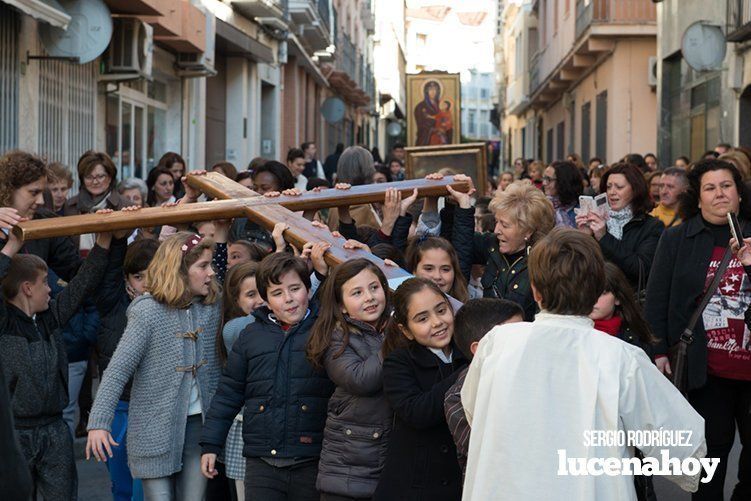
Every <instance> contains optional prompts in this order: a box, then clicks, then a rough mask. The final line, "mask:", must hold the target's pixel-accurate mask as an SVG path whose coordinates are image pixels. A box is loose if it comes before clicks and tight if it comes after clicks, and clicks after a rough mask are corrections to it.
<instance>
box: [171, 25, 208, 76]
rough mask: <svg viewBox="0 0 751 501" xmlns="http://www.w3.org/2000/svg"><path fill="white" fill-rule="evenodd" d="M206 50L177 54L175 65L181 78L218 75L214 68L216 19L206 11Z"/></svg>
mask: <svg viewBox="0 0 751 501" xmlns="http://www.w3.org/2000/svg"><path fill="white" fill-rule="evenodd" d="M204 33H206V50H205V51H203V52H199V53H192V52H191V53H186V52H180V53H178V54H177V61H176V62H175V65H176V66H177V68H178V70H179V72H178V73H179V75H180V76H187V77H191V76H195V77H198V76H207V77H208V76H211V77H213V76H214V75H216V69H215V68H214V40H215V39H216V17H214V14H212V13H211V12H208V11H206V29H205V30H204Z"/></svg>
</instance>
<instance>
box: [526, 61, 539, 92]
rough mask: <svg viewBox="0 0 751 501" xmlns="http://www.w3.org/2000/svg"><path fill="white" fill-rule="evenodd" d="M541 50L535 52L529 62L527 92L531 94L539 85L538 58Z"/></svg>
mask: <svg viewBox="0 0 751 501" xmlns="http://www.w3.org/2000/svg"><path fill="white" fill-rule="evenodd" d="M541 54H542V52H536V53H535V55H534V56H532V60H531V61H530V62H529V92H528V94H530V95H531V94H533V93H534V92H535V91H536V90H537V87H539V86H540V59H541Z"/></svg>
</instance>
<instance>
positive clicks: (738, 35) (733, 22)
mask: <svg viewBox="0 0 751 501" xmlns="http://www.w3.org/2000/svg"><path fill="white" fill-rule="evenodd" d="M727 38H728V41H730V42H742V41H744V40H749V39H751V0H727Z"/></svg>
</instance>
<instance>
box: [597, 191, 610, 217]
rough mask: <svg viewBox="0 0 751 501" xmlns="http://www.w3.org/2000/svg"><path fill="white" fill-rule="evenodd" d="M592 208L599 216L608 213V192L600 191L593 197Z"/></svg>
mask: <svg viewBox="0 0 751 501" xmlns="http://www.w3.org/2000/svg"><path fill="white" fill-rule="evenodd" d="M594 210H595V212H597V213H598V214H599V215H600V216H602V217H605V215H606V214H607V213H608V194H607V193H600V194H599V195H597V196H596V197H595V198H594Z"/></svg>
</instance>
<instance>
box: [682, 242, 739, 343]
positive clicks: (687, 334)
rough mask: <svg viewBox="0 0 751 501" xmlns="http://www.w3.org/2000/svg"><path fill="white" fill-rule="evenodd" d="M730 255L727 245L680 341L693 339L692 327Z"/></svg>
mask: <svg viewBox="0 0 751 501" xmlns="http://www.w3.org/2000/svg"><path fill="white" fill-rule="evenodd" d="M731 256H732V253H731V252H730V247H728V248H727V249H725V254H723V255H722V261H720V265H719V266H718V267H717V271H716V272H715V274H714V278H713V279H712V283H711V284H709V287H707V292H705V293H704V297H702V298H701V302H700V303H699V306H697V308H696V310H694V313H693V315H691V319H690V320H689V321H688V325H687V326H686V328H685V329H684V331H683V334H681V341H683V342H684V343H686V344H691V342H692V341H693V340H694V327H695V326H696V322H698V321H699V316H700V315H701V314H702V313H703V312H704V309H705V308H706V307H707V304H709V300H710V299H711V298H712V296H713V295H714V293H715V291H716V290H717V287H718V286H719V285H720V282H721V281H722V276H723V275H724V274H725V270H726V269H727V267H728V264H729V263H730V257H731Z"/></svg>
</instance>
